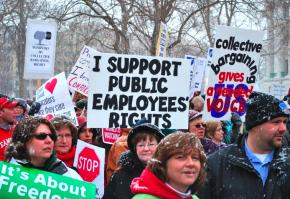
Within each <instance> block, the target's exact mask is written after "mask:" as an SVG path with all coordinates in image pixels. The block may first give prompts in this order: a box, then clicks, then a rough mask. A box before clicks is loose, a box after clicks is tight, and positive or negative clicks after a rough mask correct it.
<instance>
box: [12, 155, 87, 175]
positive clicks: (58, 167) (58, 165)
mask: <svg viewBox="0 0 290 199" xmlns="http://www.w3.org/2000/svg"><path fill="white" fill-rule="evenodd" d="M9 163H11V164H16V165H21V166H24V167H28V168H35V169H40V170H43V171H48V172H52V173H57V174H59V175H63V176H67V177H70V178H74V179H76V180H83V179H82V178H81V177H80V175H79V174H78V173H77V172H76V171H75V170H73V169H71V168H68V167H67V166H66V165H65V163H64V162H63V161H61V160H59V159H57V158H54V157H52V158H50V159H49V160H48V162H47V164H46V166H45V167H43V168H39V167H35V166H33V165H32V164H31V163H29V162H27V161H25V160H17V159H14V158H11V160H10V161H9Z"/></svg>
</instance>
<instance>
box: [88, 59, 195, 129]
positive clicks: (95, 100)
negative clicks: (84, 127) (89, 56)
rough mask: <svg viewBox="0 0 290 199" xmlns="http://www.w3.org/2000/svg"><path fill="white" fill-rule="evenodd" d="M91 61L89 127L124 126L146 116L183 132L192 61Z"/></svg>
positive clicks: (166, 126) (186, 123)
mask: <svg viewBox="0 0 290 199" xmlns="http://www.w3.org/2000/svg"><path fill="white" fill-rule="evenodd" d="M90 63H92V66H91V67H90V70H91V71H90V73H89V74H90V75H89V79H90V81H89V87H90V89H89V97H88V127H90V128H127V127H132V126H133V125H134V124H135V121H136V120H140V119H141V118H144V117H145V118H146V119H147V120H148V122H150V123H152V124H155V125H156V126H158V127H159V128H180V129H182V128H187V126H188V82H189V68H190V60H186V59H175V58H161V57H158V58H157V57H149V56H137V55H120V54H106V53H98V54H97V55H95V56H94V61H91V62H90Z"/></svg>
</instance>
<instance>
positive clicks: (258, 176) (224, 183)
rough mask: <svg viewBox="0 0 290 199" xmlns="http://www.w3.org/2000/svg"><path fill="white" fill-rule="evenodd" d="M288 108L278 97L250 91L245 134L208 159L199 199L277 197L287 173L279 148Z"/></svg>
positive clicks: (284, 153)
mask: <svg viewBox="0 0 290 199" xmlns="http://www.w3.org/2000/svg"><path fill="white" fill-rule="evenodd" d="M287 121H288V109H287V106H286V104H285V103H284V102H283V101H280V100H278V99H277V98H275V97H273V96H271V95H267V94H263V93H259V92H253V93H252V94H251V95H250V97H249V100H248V101H247V111H246V120H245V125H246V129H247V130H248V133H247V134H245V135H242V136H241V137H239V138H238V141H237V143H236V144H234V145H230V146H228V147H226V148H224V149H222V150H220V151H218V152H216V153H214V154H213V155H212V156H209V158H208V162H207V163H208V165H207V166H208V167H207V180H206V184H205V186H204V187H203V189H202V190H201V192H200V193H201V197H200V198H201V199H205V198H206V199H213V198H219V199H229V198H236V199H237V198H247V199H257V198H264V199H278V198H281V197H282V196H283V194H282V193H281V190H280V185H281V184H283V176H285V175H286V176H287V167H286V166H285V165H286V164H285V162H286V158H287V157H288V156H289V154H290V151H289V149H288V148H284V147H282V138H283V135H284V134H285V132H286V123H287Z"/></svg>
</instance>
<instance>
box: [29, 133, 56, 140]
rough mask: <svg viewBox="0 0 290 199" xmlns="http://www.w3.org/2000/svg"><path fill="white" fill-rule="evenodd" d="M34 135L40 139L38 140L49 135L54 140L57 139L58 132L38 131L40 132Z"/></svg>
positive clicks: (33, 135)
mask: <svg viewBox="0 0 290 199" xmlns="http://www.w3.org/2000/svg"><path fill="white" fill-rule="evenodd" d="M31 136H32V137H34V138H36V139H38V140H45V139H46V138H47V136H49V137H50V139H52V140H53V141H56V139H57V136H56V134H52V133H51V134H48V133H38V134H32V135H31Z"/></svg>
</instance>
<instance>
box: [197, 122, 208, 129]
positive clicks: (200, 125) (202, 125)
mask: <svg viewBox="0 0 290 199" xmlns="http://www.w3.org/2000/svg"><path fill="white" fill-rule="evenodd" d="M201 127H203V128H205V127H206V124H203V123H202V124H196V125H195V128H197V129H200V128H201Z"/></svg>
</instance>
